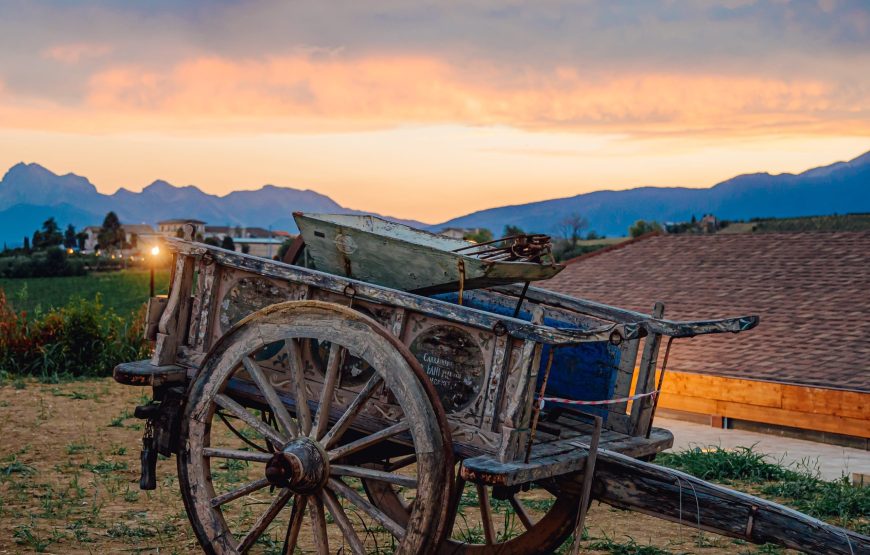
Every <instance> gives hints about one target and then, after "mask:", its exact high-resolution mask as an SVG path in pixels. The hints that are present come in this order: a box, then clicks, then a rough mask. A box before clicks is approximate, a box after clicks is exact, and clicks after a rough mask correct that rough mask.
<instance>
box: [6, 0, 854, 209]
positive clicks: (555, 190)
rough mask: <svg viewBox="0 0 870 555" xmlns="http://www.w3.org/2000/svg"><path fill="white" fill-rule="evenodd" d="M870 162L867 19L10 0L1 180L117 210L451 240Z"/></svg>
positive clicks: (755, 12) (691, 8) (728, 10)
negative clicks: (142, 199)
mask: <svg viewBox="0 0 870 555" xmlns="http://www.w3.org/2000/svg"><path fill="white" fill-rule="evenodd" d="M867 150H870V2H868V1H867V0H854V1H845V0H818V1H817V0H807V1H789V0H779V1H770V2H754V1H751V0H732V1H723V2H703V1H691V2H690V1H685V2H681V1H676V0H663V1H654V0H649V1H638V2H585V1H577V0H575V1H565V2H558V1H546V0H543V1H535V2H513V1H504V0H492V1H488V0H487V1H484V0H480V1H471V2H464V3H461V4H460V3H458V2H443V1H442V2H398V1H390V0H373V1H365V2H357V1H347V2H324V1H316V2H301V1H300V2H286V1H281V2H278V1H276V2H257V1H249V2H230V1H211V2H204V1H186V2H176V1H174V0H172V1H170V0H160V1H152V2H145V1H143V2H127V1H117V2H111V1H92V2H84V1H56V2H51V1H41V2H33V1H21V2H17V1H10V0H0V172H2V171H4V170H5V169H6V168H8V167H9V166H11V165H13V164H15V163H16V162H19V161H25V162H38V163H40V164H42V165H45V166H46V167H48V168H49V169H51V170H52V171H54V172H56V173H67V172H74V173H77V174H80V175H84V176H87V177H88V178H89V179H91V181H92V182H94V184H95V185H96V186H97V188H98V189H99V190H100V191H102V192H105V193H111V192H114V191H115V190H116V189H118V188H119V187H126V188H128V189H131V190H134V191H138V190H140V189H141V188H142V187H144V186H145V185H147V184H148V183H150V182H151V181H153V180H155V179H158V178H159V179H166V180H167V181H170V182H171V183H173V184H175V185H187V184H194V185H197V186H198V187H200V188H201V189H203V190H205V191H207V192H211V193H216V194H225V193H227V192H229V191H232V190H236V189H254V188H259V187H260V186H261V185H263V184H266V183H271V184H275V185H281V186H289V187H296V188H303V189H305V188H309V189H314V190H316V191H318V192H321V193H324V194H327V195H329V196H331V197H332V198H333V199H335V200H336V201H338V202H339V203H341V204H342V205H344V206H347V207H351V208H356V209H361V210H371V211H377V212H381V213H386V214H391V215H395V216H402V217H407V218H416V219H419V220H423V221H427V222H436V221H443V220H445V219H448V218H449V217H453V216H458V215H460V214H465V213H468V212H470V211H472V210H476V209H482V208H488V207H491V206H497V205H504V204H517V203H522V202H528V201H533V200H542V199H546V198H553V197H561V196H570V195H575V194H579V193H584V192H588V191H593V190H598V189H623V188H630V187H636V186H641V185H663V186H688V187H707V186H710V185H712V184H714V183H716V182H718V181H721V180H723V179H726V178H729V177H732V176H734V175H736V174H740V173H747V172H755V171H770V172H772V173H776V172H783V171H792V172H794V171H802V170H804V169H807V168H810V167H813V166H818V165H823V164H828V163H831V162H835V161H838V160H844V159H848V158H852V157H855V156H857V155H859V154H862V153H863V152H866V151H867ZM290 208H292V207H290Z"/></svg>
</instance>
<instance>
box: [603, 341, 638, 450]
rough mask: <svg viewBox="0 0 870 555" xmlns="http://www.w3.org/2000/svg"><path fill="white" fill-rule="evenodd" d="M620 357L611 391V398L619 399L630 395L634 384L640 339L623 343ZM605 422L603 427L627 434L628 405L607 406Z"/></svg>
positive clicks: (615, 404)
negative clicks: (614, 383)
mask: <svg viewBox="0 0 870 555" xmlns="http://www.w3.org/2000/svg"><path fill="white" fill-rule="evenodd" d="M619 348H620V351H621V355H620V359H619V369H618V370H617V374H616V385H615V387H614V390H613V398H614V399H620V398H623V397H628V396H629V395H631V385H632V383H634V371H635V368H636V366H637V355H638V351H639V350H640V339H634V340H631V341H625V342H623V343H622V345H620V346H619ZM608 410H609V412H610V414H608V417H607V422H606V423H605V427H606V428H608V429H611V430H615V431H617V432H622V433H629V425H628V422H629V419H628V418H627V415H628V403H627V402H625V403H614V404H612V405H608Z"/></svg>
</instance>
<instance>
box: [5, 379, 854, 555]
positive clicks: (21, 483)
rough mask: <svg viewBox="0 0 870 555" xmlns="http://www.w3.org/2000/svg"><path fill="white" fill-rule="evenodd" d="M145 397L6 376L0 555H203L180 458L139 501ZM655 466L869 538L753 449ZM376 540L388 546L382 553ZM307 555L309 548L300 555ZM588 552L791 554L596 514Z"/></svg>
mask: <svg viewBox="0 0 870 555" xmlns="http://www.w3.org/2000/svg"><path fill="white" fill-rule="evenodd" d="M147 393H148V391H147V390H146V389H144V388H133V387H126V386H121V385H118V384H117V383H115V382H114V381H113V380H111V379H110V378H106V379H90V380H79V381H68V382H64V383H60V384H42V383H38V382H36V381H34V380H29V379H19V378H16V379H12V378H11V377H9V378H6V379H4V378H3V377H2V376H0V437H3V438H4V441H2V442H0V553H33V552H44V553H196V552H199V548H198V546H197V544H196V539H195V538H194V535H193V533H192V530H191V528H190V525H189V523H188V521H187V517H186V514H185V511H184V507H183V504H182V501H181V497H180V495H179V491H178V488H179V484H178V478H177V473H176V468H175V460H174V458H173V459H165V458H163V457H161V458H160V460H159V462H158V486H157V489H156V490H154V491H140V490H139V489H138V467H139V447H140V446H141V434H142V422H141V421H140V420H137V419H135V418H133V417H132V410H133V407H134V406H135V405H137V404H141V403H143V402H146V401H147V398H148V395H147ZM234 462H239V461H234ZM657 462H659V463H660V464H665V465H667V466H673V467H676V468H680V469H683V470H685V471H688V472H690V473H693V474H698V475H701V476H704V477H706V478H707V479H709V480H711V481H715V482H721V483H726V484H728V485H729V487H732V488H735V489H739V490H743V491H748V492H751V493H754V494H756V495H761V496H762V497H768V498H773V499H776V500H778V501H780V502H782V503H785V504H786V505H790V506H792V507H796V508H799V509H801V510H803V511H806V512H808V513H810V514H816V515H818V516H820V517H821V518H824V519H825V520H828V521H831V522H834V523H837V524H846V525H848V526H850V527H853V528H856V529H858V530H861V531H866V530H867V525H868V523H867V516H868V515H867V513H868V502H870V489H867V488H857V487H853V486H849V485H848V484H847V483H845V482H823V481H819V480H816V479H814V478H811V477H809V476H807V475H803V474H801V473H796V472H794V471H792V470H791V469H785V468H782V467H780V466H778V465H776V464H774V463H773V462H772V461H770V460H769V459H768V458H766V457H764V456H763V455H761V454H759V453H757V452H755V451H752V450H751V449H745V450H737V451H724V450H721V449H715V448H714V449H697V450H692V451H687V452H683V453H677V454H673V455H665V456H661V457H660V459H659V460H658V461H657ZM257 477H262V467H261V466H260V465H257V464H254V463H251V464H247V463H241V462H239V464H234V465H227V466H226V467H221V470H220V471H219V472H215V474H214V479H215V483H216V484H217V486H216V487H222V488H223V487H227V488H228V487H235V486H234V485H238V484H241V483H244V482H246V481H249V480H251V479H253V478H257ZM535 491H536V490H534V489H533V490H532V491H530V492H529V493H530V494H533V493H534V492H535ZM267 499H268V495H267V494H266V493H265V492H263V491H261V492H259V493H252V494H250V495H248V496H246V497H245V498H244V500H243V504H242V506H241V507H240V510H241V511H247V513H245V514H241V515H240V516H239V518H243V519H250V518H252V517H253V516H256V515H258V514H260V513H261V512H262V511H263V507H264V503H265V502H266V500H267ZM548 503H550V501H549V500H548V497H547V496H546V495H545V492H543V491H542V498H541V501H540V503H538V504H532V503H527V507H528V508H529V509H530V510H531V513H532V517H533V518H534V519H537V518H539V517H540V516H541V515H542V511H543V510H546V508H547V507H548ZM492 504H493V511H494V513H495V524H496V525H497V526H498V532H499V534H501V533H502V527H503V526H504V528H505V532H506V533H516V532H517V531H518V530H520V529H521V528H520V525H519V524H517V523H516V522H508V521H507V520H504V521H502V518H501V516H500V513H501V511H502V505H504V504H505V502H503V501H498V500H493V501H492ZM477 505H478V501H477V498H476V496H475V494H474V491H473V489H467V490H466V495H463V497H462V500H461V503H460V507H461V509H462V516H461V518H460V519H459V520H458V523H459V524H458V527H457V528H454V537H456V538H461V539H465V540H468V541H480V537H481V534H482V531H481V527H480V524H479V522H478V520H477V516H476V515H478V514H479V509H478V506H477ZM285 512H286V511H285ZM248 513H249V514H248ZM285 516H286V515H283V516H282V517H281V518H284V517H285ZM514 520H515V519H514ZM508 527H510V529H508ZM273 528H277V529H276V530H273ZM245 529H247V528H245ZM330 530H332V528H330ZM283 531H284V529H283V528H282V527H281V526H275V527H272V528H270V530H269V531H268V533H267V534H266V535H264V536H263V537H262V538H261V540H260V541H258V542H257V544H256V545H255V546H254V548H253V550H252V552H255V553H263V554H272V553H280V550H281V543H282V539H283V535H282V534H283ZM369 532H370V533H367V534H366V536H365V538H366V539H365V543H366V550H367V552H370V553H378V554H381V553H388V552H390V551H389V549H384V545H386V546H387V547H389V543H386V544H384V542H383V538H384V536H385V535H386V532H384V531H383V530H382V529H381V530H369ZM361 535H362V533H361ZM376 540H380V541H381V544H380V545H381V548H378V547H377V543H376ZM330 541H332V540H330ZM336 545H337V542H336ZM567 548H568V546H567V545H565V546H563V548H562V549H561V550H559V551H558V553H566V552H567ZM312 550H313V548H312V546H311V545H308V544H305V545H303V546H302V547H301V549H300V550H299V551H298V552H302V553H309V552H311V551H312ZM582 551H583V552H584V553H617V554H625V555H629V554H631V555H672V554H673V555H677V554H684V553H698V554H702V555H726V554H747V555H748V554H761V553H765V554H787V553H788V554H791V553H795V552H794V551H789V550H784V549H779V548H777V547H774V546H771V545H766V546H757V545H752V544H748V543H746V542H743V541H741V540H733V539H730V538H724V537H721V536H716V535H714V534H710V533H704V534H701V535H699V533H698V531H697V530H695V529H694V528H693V527H691V526H690V525H686V526H680V525H678V524H675V523H670V522H665V521H662V520H658V519H655V518H653V517H649V516H645V515H641V514H637V513H631V512H626V511H621V510H617V509H613V508H610V507H608V506H606V505H600V504H598V503H593V505H592V507H591V509H590V513H589V516H588V519H587V521H586V530H585V534H584V541H583V542H582Z"/></svg>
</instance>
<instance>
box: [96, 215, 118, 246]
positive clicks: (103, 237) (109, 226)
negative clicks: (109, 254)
mask: <svg viewBox="0 0 870 555" xmlns="http://www.w3.org/2000/svg"><path fill="white" fill-rule="evenodd" d="M97 243H98V244H99V247H100V248H101V249H103V250H107V251H111V250H120V249H121V248H122V247H123V246H124V229H123V228H122V227H121V220H119V219H118V215H117V214H115V213H114V212H109V213H108V214H106V217H105V218H104V219H103V225H102V226H101V227H100V232H99V233H98V234H97Z"/></svg>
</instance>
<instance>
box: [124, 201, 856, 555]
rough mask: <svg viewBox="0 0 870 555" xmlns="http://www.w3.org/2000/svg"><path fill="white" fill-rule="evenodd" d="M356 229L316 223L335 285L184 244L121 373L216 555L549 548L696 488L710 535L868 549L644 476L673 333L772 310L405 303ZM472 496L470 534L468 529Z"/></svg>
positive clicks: (496, 298)
mask: <svg viewBox="0 0 870 555" xmlns="http://www.w3.org/2000/svg"><path fill="white" fill-rule="evenodd" d="M299 216H301V215H299ZM297 220H299V217H297ZM315 223H317V222H315ZM346 223H347V222H342V221H340V222H339V223H338V224H335V222H330V221H324V220H321V221H320V224H323V226H324V227H323V228H322V230H321V231H320V232H319V233H321V234H322V235H323V237H320V238H323V239H325V240H327V241H328V244H329V245H334V248H336V249H337V250H338V251H340V252H341V254H342V255H343V257H342V259H341V263H342V264H343V265H344V264H346V265H345V266H344V267H343V268H342V270H346V271H342V272H333V273H326V272H322V271H317V270H314V269H311V268H308V267H303V266H299V265H291V264H285V263H282V262H277V261H271V260H265V259H261V258H256V257H252V256H247V255H244V254H238V253H234V252H231V251H226V250H223V249H220V248H217V247H211V246H208V245H205V244H201V243H196V242H192V241H190V240H189V238H190V236H189V235H188V238H187V239H188V240H178V239H170V240H168V246H169V248H170V250H171V251H172V252H173V253H174V266H173V270H172V275H171V288H170V292H169V295H168V297H165V298H154V299H152V300H151V302H150V303H149V326H148V332H147V333H149V334H150V337H151V338H152V339H154V340H155V350H154V355H153V357H152V358H151V359H150V360H144V361H137V362H130V363H126V364H121V365H119V366H118V367H117V368H116V369H115V379H116V380H117V381H119V382H121V383H124V384H129V385H137V386H151V387H152V388H153V398H154V400H153V402H151V403H149V404H147V405H143V406H141V407H137V411H136V415H137V416H139V417H141V418H144V419H146V420H147V421H148V423H147V425H146V434H145V438H144V439H143V445H144V448H143V453H142V462H143V475H142V481H141V484H140V485H141V486H142V487H143V488H146V489H149V488H154V487H155V485H156V477H155V472H154V471H155V462H156V457H157V453H160V454H163V455H167V456H169V455H176V460H177V466H178V478H179V484H180V489H181V494H182V497H183V499H184V504H185V508H186V510H187V513H188V516H189V518H190V521H191V524H192V526H193V529H194V531H195V533H196V536H197V538H198V540H199V542H200V545H201V546H202V548H203V549H204V550H205V551H206V552H209V553H220V554H228V553H241V552H246V551H248V550H251V551H256V550H258V549H261V548H262V544H268V543H269V542H277V544H278V545H281V544H283V549H284V552H285V553H292V552H294V548H299V549H302V550H310V551H312V552H316V553H334V552H337V551H339V550H343V551H344V552H352V553H368V552H372V551H375V550H380V552H396V553H426V552H444V553H521V554H530V553H550V552H552V551H553V550H554V549H556V548H557V547H558V546H559V545H561V544H562V543H563V542H564V541H565V540H566V538H568V536H569V535H570V534H571V533H572V532H573V531H574V529H575V526H576V525H577V522H578V513H580V512H583V511H585V507H586V506H588V503H589V500H590V499H592V498H596V499H599V500H601V501H604V502H607V503H610V504H612V505H615V506H619V507H625V508H633V509H636V510H641V511H643V512H647V513H651V514H656V515H657V516H661V517H663V518H670V519H672V520H676V519H677V513H676V507H677V503H678V501H677V499H676V497H675V495H676V491H677V489H678V488H679V489H680V495H682V490H684V489H685V490H686V491H688V488H689V485H690V484H691V485H692V487H693V488H694V489H695V490H696V492H697V494H698V495H700V496H701V497H702V498H703V499H701V501H699V511H698V513H699V514H698V521H699V524H700V525H702V526H703V527H705V528H707V529H711V530H714V531H718V532H720V533H725V534H729V535H734V536H737V537H746V538H748V539H750V540H751V541H762V542H763V541H784V542H785V543H786V544H787V545H794V542H795V541H798V540H794V538H791V539H789V538H790V536H789V537H787V538H786V539H785V540H783V539H782V538H781V537H778V535H779V536H782V535H783V534H778V532H777V530H780V529H781V526H780V524H778V523H781V522H785V521H787V522H788V523H793V522H800V523H802V524H801V525H802V526H804V525H806V523H807V522H810V523H812V526H814V527H815V528H813V530H815V532H814V533H815V534H816V536H818V538H821V539H820V540H819V541H828V540H830V541H831V542H832V543H831V545H835V544H836V541H835V539H836V538H839V542H840V548H838V549H839V550H837V549H833V550H832V551H833V552H841V553H849V550H848V549H847V548H846V545H847V543H846V542H849V544H850V545H854V546H861V545H865V546H866V545H870V544H867V543H866V542H867V538H864V537H862V536H858V535H857V534H852V533H845V532H844V531H842V530H840V529H837V528H835V527H831V526H828V525H826V524H824V523H819V522H818V521H815V520H813V519H809V517H805V516H803V515H799V513H794V514H792V513H793V512H789V511H788V510H787V509H783V508H782V507H779V506H777V505H774V504H771V503H766V502H763V501H761V500H758V499H755V498H751V497H749V496H742V497H741V494H736V493H734V492H729V491H728V490H724V489H723V488H717V487H716V486H712V485H710V484H706V483H704V482H701V481H700V480H696V479H693V478H691V477H688V476H685V475H681V474H680V473H674V472H673V471H666V470H664V469H660V468H659V467H657V466H655V465H652V464H649V463H645V462H643V461H645V460H649V459H651V458H652V457H653V456H654V455H655V454H656V453H658V452H659V451H661V450H663V449H666V448H668V447H670V446H671V444H672V441H673V438H672V435H671V434H670V433H669V432H668V431H667V430H663V429H660V428H655V427H652V420H653V416H654V408H655V395H654V394H653V392H654V391H655V390H656V388H657V384H656V383H655V378H656V366H657V361H658V359H659V356H658V354H659V349H660V346H661V342H662V339H663V338H667V339H668V341H670V339H673V338H679V337H691V336H694V335H701V334H707V333H719V332H740V331H744V330H747V329H750V328H752V327H754V326H755V325H756V324H757V322H758V319H757V318H756V317H752V316H749V317H741V318H733V319H725V320H710V321H702V322H672V321H668V320H665V319H663V317H662V316H663V310H664V307H663V306H662V305H661V304H657V305H656V306H655V308H654V309H653V313H652V314H651V315H646V314H640V313H637V312H633V311H628V310H622V309H618V308H614V307H610V306H606V305H602V304H598V303H594V302H588V301H583V300H579V299H574V298H571V297H567V296H564V295H559V294H556V293H552V292H549V291H546V290H543V289H537V288H534V287H528V284H526V286H525V287H521V286H516V285H498V284H496V285H492V286H489V287H488V288H486V287H484V288H480V289H474V290H471V289H468V288H465V287H462V285H464V284H459V285H460V287H459V289H458V291H457V290H456V288H455V287H442V288H438V287H436V288H435V289H436V290H435V291H429V292H425V293H424V294H419V293H420V292H419V291H418V292H416V293H411V292H406V291H401V290H398V289H394V288H389V287H385V286H382V285H377V284H375V283H371V282H370V281H372V280H373V278H370V277H366V278H365V279H367V280H370V281H363V280H359V279H354V277H357V276H354V277H347V275H348V274H349V275H352V276H353V273H354V272H355V271H358V269H359V271H363V269H364V268H365V267H366V260H362V259H359V258H357V257H359V256H363V255H366V256H370V255H371V252H372V251H371V249H369V248H368V247H366V246H365V245H364V243H365V242H366V241H367V240H368V239H367V238H366V237H365V236H364V234H363V232H365V233H369V234H373V235H374V236H376V237H380V240H382V242H383V244H384V245H385V246H384V249H387V250H386V251H381V252H380V254H379V255H378V256H380V258H377V256H376V257H375V260H377V264H379V265H384V264H390V263H392V264H394V266H392V268H388V271H391V272H394V273H397V274H399V273H402V272H403V271H404V272H406V270H407V269H408V268H410V267H411V266H414V265H413V264H409V265H403V264H401V260H398V261H397V260H393V261H392V262H389V261H384V258H383V257H384V256H385V252H386V253H389V252H391V251H390V250H389V249H390V247H391V243H390V239H391V236H390V235H389V234H388V233H385V232H384V230H383V229H368V230H364V229H363V230H361V229H358V228H353V227H352V226H351V227H349V228H348V227H347V226H346ZM320 224H318V225H320ZM336 226H338V227H336ZM342 226H344V227H342ZM300 227H303V226H302V224H300ZM312 229H313V231H317V226H313V228H312V225H310V222H309V224H308V225H307V230H308V232H311V233H313V231H312ZM336 229H338V231H336ZM303 233H305V229H303ZM336 233H337V234H338V235H341V237H339V236H338V235H336ZM311 237H312V240H313V239H314V238H315V237H317V236H314V235H312V236H311ZM392 237H393V238H395V234H394V235H393V236H392ZM401 237H404V236H401ZM307 242H308V241H307V237H306V243H307ZM360 245H362V246H363V248H357V247H359V246H360ZM351 246H353V247H354V248H351ZM439 248H443V247H439ZM348 251H349V252H348ZM536 252H537V251H536ZM317 255H318V252H317V250H316V249H312V252H310V253H307V254H306V255H305V257H303V258H306V259H307V260H308V262H309V263H308V264H307V265H309V266H311V265H317V264H316V262H317V258H318V256H317ZM471 256H473V254H472V255H471ZM454 258H455V257H454ZM345 260H346V261H347V262H346V263H345V262H344V261H345ZM325 266H326V262H324V261H323V260H321V261H320V265H319V267H320V268H324V267H325ZM460 266H461V265H460ZM470 266H471V265H469V267H470ZM414 268H416V266H414ZM488 268H489V266H486V267H485V268H484V270H485V271H484V273H482V274H481V276H482V278H486V272H488V271H489V269H488ZM410 271H411V272H414V271H416V272H419V270H410ZM493 272H494V270H493ZM339 273H345V274H346V275H338V274H339ZM406 273H407V272H406ZM447 274H448V272H447V271H446V270H445V274H444V275H445V276H446V275H447ZM492 275H494V274H492ZM492 275H490V277H492ZM415 278H416V275H415ZM463 278H464V276H462V275H460V276H459V279H460V280H462V279H463ZM496 278H498V279H511V278H510V277H508V278H501V277H499V276H496ZM385 279H386V278H385ZM468 283H469V284H472V280H471V279H469V280H468ZM487 285H488V282H486V279H481V280H480V281H479V282H478V283H477V286H487ZM633 383H636V386H635V388H634V390H632V384H633ZM629 398H631V400H629ZM544 400H546V402H545V403H544ZM569 400H571V401H577V400H579V401H585V402H588V401H598V402H606V404H598V405H595V404H583V405H576V404H573V403H568V402H567V401H569ZM595 459H597V463H594V462H593V461H595ZM593 470H594V472H593ZM674 476H677V478H676V480H677V481H675V478H674ZM680 480H682V482H680V483H679V484H677V482H678V481H680ZM532 486H533V487H532ZM466 490H469V491H475V490H476V493H477V498H478V502H477V503H476V504H477V505H478V506H479V509H475V511H479V521H480V523H481V524H480V529H477V528H476V527H475V528H474V529H475V530H477V531H479V533H476V534H471V533H467V532H468V531H469V530H468V529H466V530H465V532H466V533H458V531H459V530H461V529H462V527H463V526H466V528H467V527H468V526H469V524H468V521H467V519H466V517H465V516H464V512H463V506H464V505H467V501H466V499H464V498H463V492H464V491H466ZM744 498H746V499H744ZM723 500H724V501H723ZM679 501H680V505H682V503H685V504H686V505H688V504H689V500H688V499H682V498H681V499H680V500H679ZM722 503H726V504H729V505H728V506H729V507H730V506H732V505H733V508H732V509H728V510H724V511H723V510H722V506H723V505H722ZM739 507H752V508H751V509H749V508H746V511H750V512H749V513H746V514H744V513H740V512H739V511H740V509H739ZM729 511H730V512H729ZM731 512H734V514H731ZM737 513H739V514H737ZM747 515H749V517H748V518H749V521H748V522H749V525H748V526H747V518H746V517H747ZM782 515H786V516H785V517H784V516H782ZM794 515H797V516H794ZM679 516H680V518H683V515H682V514H680V515H679ZM693 516H694V515H693ZM783 519H785V520H783ZM789 519H790V520H789ZM795 519H797V521H795ZM801 519H803V520H801ZM508 521H510V522H511V523H516V526H514V527H512V528H511V530H512V531H511V532H510V533H505V530H506V529H507V524H508ZM753 523H754V524H753ZM777 526H779V528H777ZM801 530H805V528H801ZM816 536H813V537H816ZM831 538H834V539H831ZM843 538H845V541H844V540H843ZM789 541H791V543H789ZM800 541H803V542H804V543H806V542H805V540H803V539H801V540H800ZM861 542H865V543H863V544H862V543H861ZM802 548H803V549H807V547H806V545H804V547H802ZM811 550H812V549H811ZM855 552H856V553H857V552H858V551H857V550H856V551H855Z"/></svg>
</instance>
